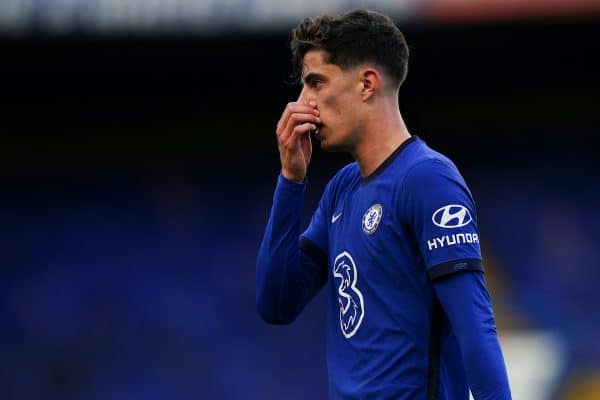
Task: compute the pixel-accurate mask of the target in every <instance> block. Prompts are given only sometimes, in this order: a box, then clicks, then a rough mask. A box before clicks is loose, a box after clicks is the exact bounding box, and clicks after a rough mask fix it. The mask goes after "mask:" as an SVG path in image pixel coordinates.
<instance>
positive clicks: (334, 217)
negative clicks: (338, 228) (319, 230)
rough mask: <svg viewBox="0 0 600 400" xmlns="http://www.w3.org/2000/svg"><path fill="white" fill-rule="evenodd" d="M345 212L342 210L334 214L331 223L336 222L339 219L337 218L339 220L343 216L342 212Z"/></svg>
mask: <svg viewBox="0 0 600 400" xmlns="http://www.w3.org/2000/svg"><path fill="white" fill-rule="evenodd" d="M343 213H344V212H343V211H342V212H341V213H339V214H334V215H333V216H332V217H331V223H332V224H335V221H337V220H338V219H339V218H340V217H341V216H342V214H343Z"/></svg>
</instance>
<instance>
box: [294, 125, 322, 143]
mask: <svg viewBox="0 0 600 400" xmlns="http://www.w3.org/2000/svg"><path fill="white" fill-rule="evenodd" d="M315 129H317V126H316V125H315V124H311V123H310V122H307V123H304V124H300V125H296V127H295V128H294V130H293V134H294V135H293V136H295V139H296V140H298V141H300V138H302V137H303V136H305V135H306V134H307V133H309V132H310V131H314V130H315Z"/></svg>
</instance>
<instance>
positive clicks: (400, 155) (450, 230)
mask: <svg viewBox="0 0 600 400" xmlns="http://www.w3.org/2000/svg"><path fill="white" fill-rule="evenodd" d="M304 189H305V185H300V184H296V183H293V182H289V181H287V180H285V179H284V178H282V177H281V176H280V178H279V180H278V184H277V188H276V190H275V196H274V201H273V208H272V210H271V216H270V220H269V223H268V225H267V229H266V232H265V237H264V239H263V243H262V245H261V249H260V252H259V256H258V264H257V302H258V307H259V312H260V313H261V315H262V317H263V319H265V320H267V321H268V322H271V323H288V322H291V321H292V320H293V319H294V318H295V317H296V316H297V315H298V313H299V312H300V311H301V310H302V308H303V307H304V306H305V305H306V303H307V302H308V301H309V300H310V299H311V298H312V297H313V296H314V295H315V294H316V293H317V291H318V290H319V289H320V288H321V287H322V286H323V285H325V283H328V284H327V285H326V289H327V301H328V314H327V315H328V316H327V365H328V372H329V386H330V388H329V391H330V393H329V395H330V398H331V399H350V398H360V399H377V400H379V399H405V400H409V399H411V400H412V399H425V398H433V399H440V400H461V399H462V400H467V399H468V387H469V385H470V386H472V387H473V388H476V389H477V391H475V393H477V395H478V396H480V393H487V392H486V390H489V391H491V392H489V393H493V395H495V396H498V397H490V398H499V399H500V398H502V399H509V398H510V395H509V394H508V395H507V393H509V392H508V384H507V383H506V382H505V383H506V385H505V386H504V387H499V386H498V385H497V386H494V387H490V388H489V389H482V388H487V387H488V386H487V385H488V384H489V383H490V382H498V381H499V379H498V378H497V377H498V376H499V375H498V374H499V373H500V372H499V371H504V364H503V362H502V358H501V352H500V348H499V346H498V342H497V339H495V340H496V342H495V343H496V348H492V347H491V346H492V344H493V341H490V342H489V343H492V344H489V346H487V347H486V346H479V347H478V348H477V352H478V354H477V357H475V355H473V354H472V353H471V351H472V348H471V347H468V348H465V347H464V344H465V343H467V342H468V340H467V339H465V338H470V337H471V336H472V335H483V333H485V336H486V337H488V336H489V335H492V336H493V337H494V338H495V330H490V329H489V327H488V326H487V325H477V323H476V322H473V321H481V322H482V323H483V322H486V323H490V321H491V323H492V325H493V315H492V314H491V306H490V305H489V298H488V303H487V305H484V306H482V308H481V309H476V310H475V309H473V307H471V308H470V309H466V310H472V311H470V312H472V313H473V315H469V316H466V317H465V316H457V315H458V313H457V311H456V310H457V307H456V306H455V302H457V303H459V304H463V305H464V304H465V303H468V304H470V303H469V299H471V297H469V294H468V293H465V294H462V296H463V297H465V298H466V300H465V299H463V300H461V299H450V300H449V299H448V296H450V294H451V293H453V292H452V290H450V289H447V285H448V282H453V281H454V276H461V275H464V276H470V275H473V276H475V275H474V274H480V272H475V273H473V272H467V271H481V270H482V267H481V265H482V263H481V253H480V248H479V234H478V230H477V225H476V222H477V220H476V215H475V207H474V202H473V199H472V196H471V194H470V192H469V190H468V188H467V186H466V184H465V182H464V180H463V179H462V177H461V176H460V174H459V172H458V170H457V169H456V167H455V166H454V164H452V162H451V161H450V160H448V159H447V158H446V157H444V156H443V155H441V154H439V153H437V152H435V151H433V150H431V149H430V148H429V147H428V146H427V145H426V144H425V143H424V142H423V141H422V140H420V139H418V138H412V139H410V140H409V141H407V142H405V143H404V144H403V145H402V146H401V147H400V148H399V149H398V150H397V151H396V152H394V153H393V154H392V155H391V156H390V157H389V158H388V159H387V160H386V161H385V162H384V163H383V164H382V166H381V167H380V168H378V169H377V170H376V171H375V172H374V173H373V174H372V175H371V176H369V177H367V178H362V177H361V176H360V173H359V169H358V165H357V164H356V163H353V164H350V165H348V166H346V167H345V168H343V169H342V170H341V171H339V172H338V173H337V174H336V176H335V177H334V178H333V179H332V180H331V181H330V182H329V184H328V185H327V187H326V189H325V191H324V193H323V196H322V198H321V201H320V203H319V206H318V208H317V210H316V211H315V213H314V214H313V218H312V220H311V223H310V225H309V227H308V228H307V229H306V231H305V232H304V233H302V235H300V214H301V209H302V198H303V191H304ZM299 235H300V242H301V243H302V246H300V245H299V243H298V242H299V241H298V236H299ZM457 273H459V274H457ZM462 280H463V279H462V278H459V279H458V281H459V282H462ZM433 282H435V287H434V283H433ZM482 282H483V281H482ZM438 283H439V284H440V285H441V287H442V289H438ZM476 288H477V289H481V288H479V287H476ZM483 288H484V289H485V286H483ZM461 289H462V290H468V289H473V288H472V287H469V288H465V287H464V286H461ZM440 290H441V294H442V296H440V298H439V300H438V296H439V294H437V291H440ZM485 293H486V296H487V292H485ZM473 296H479V297H476V298H478V299H480V298H481V295H477V294H476V293H475V294H473ZM440 302H441V303H442V308H443V311H442V309H441V308H440ZM477 304H479V303H477ZM481 310H486V311H487V312H488V314H486V315H485V317H482V315H481V314H480V313H479V311H481ZM446 311H447V312H446ZM457 318H459V320H457ZM460 318H462V319H460ZM455 325H456V326H458V327H459V328H460V329H455ZM463 325H469V327H470V328H471V331H470V332H468V333H467V332H466V330H465V329H463ZM465 335H468V336H465ZM485 340H489V338H487V339H485ZM486 343H488V342H486ZM490 349H491V350H490ZM465 351H466V352H465ZM490 351H491V352H490ZM498 354H500V358H498V357H497V355H498ZM463 361H464V362H465V365H464V366H463ZM467 363H468V365H467ZM487 363H491V364H492V365H488V364H487ZM477 370H479V371H477ZM475 371H477V372H475ZM472 379H474V381H471V380H472ZM482 396H483V395H482ZM502 396H504V397H502ZM507 396H508V397H507ZM481 398H487V397H481ZM476 399H477V400H479V398H478V397H476Z"/></svg>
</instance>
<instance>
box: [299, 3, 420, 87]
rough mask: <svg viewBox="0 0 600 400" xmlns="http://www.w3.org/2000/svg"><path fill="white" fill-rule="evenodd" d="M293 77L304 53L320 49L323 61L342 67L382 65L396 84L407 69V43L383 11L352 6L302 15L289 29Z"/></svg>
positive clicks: (392, 82) (300, 73) (398, 85)
mask: <svg viewBox="0 0 600 400" xmlns="http://www.w3.org/2000/svg"><path fill="white" fill-rule="evenodd" d="M290 47H291V50H292V66H293V78H294V79H295V80H297V81H300V80H301V78H302V69H303V60H304V55H305V54H306V53H307V52H308V51H310V50H315V49H316V50H324V51H325V52H326V57H325V62H326V63H328V64H335V65H337V66H339V67H340V68H341V69H342V70H344V71H346V70H348V69H350V68H353V67H355V66H358V65H360V64H363V63H369V62H370V63H373V64H375V65H376V66H379V67H381V68H383V70H384V72H385V73H387V75H388V76H389V77H390V78H391V82H390V83H391V84H392V85H394V86H395V87H396V88H399V87H400V85H402V82H404V79H405V78H406V73H407V70H408V46H407V44H406V40H405V39H404V35H403V34H402V32H400V30H399V29H398V27H397V26H396V25H395V24H394V22H393V21H392V20H391V19H390V18H389V17H388V16H386V15H383V14H380V13H378V12H374V11H369V10H353V11H349V12H347V13H344V14H340V15H335V16H332V15H328V14H324V15H320V16H317V17H314V18H306V19H305V20H304V21H302V22H301V23H300V24H299V25H298V26H297V27H295V28H294V29H293V30H292V40H291V43H290Z"/></svg>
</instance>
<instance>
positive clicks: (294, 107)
mask: <svg viewBox="0 0 600 400" xmlns="http://www.w3.org/2000/svg"><path fill="white" fill-rule="evenodd" d="M295 113H300V114H313V115H319V110H317V109H315V108H314V107H312V106H310V105H306V104H300V103H295V102H291V103H288V105H287V106H286V108H285V110H283V113H282V115H281V118H280V119H279V121H278V122H277V133H278V134H280V133H281V129H282V128H283V127H285V126H286V125H287V124H288V122H289V119H290V117H291V116H292V114H295Z"/></svg>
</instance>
